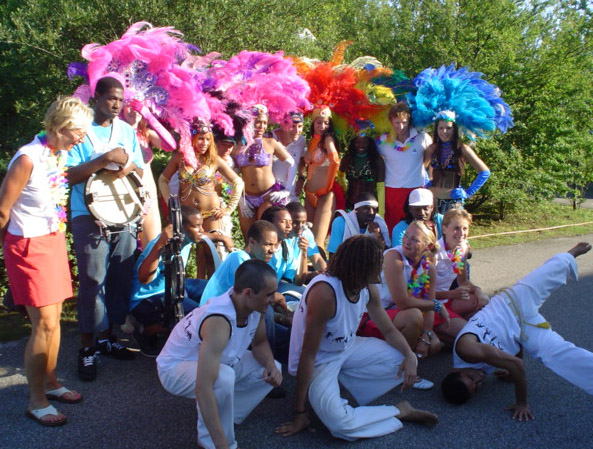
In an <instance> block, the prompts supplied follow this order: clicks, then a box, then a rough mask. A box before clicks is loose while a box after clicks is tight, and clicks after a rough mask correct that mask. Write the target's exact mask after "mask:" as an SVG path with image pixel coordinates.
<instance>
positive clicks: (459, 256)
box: [447, 246, 465, 274]
mask: <svg viewBox="0 0 593 449" xmlns="http://www.w3.org/2000/svg"><path fill="white" fill-rule="evenodd" d="M463 253H464V250H463V248H462V247H461V246H457V247H456V248H455V249H454V250H453V251H449V250H447V257H449V260H450V261H451V268H452V269H453V273H455V274H461V272H462V271H463V267H464V265H465V264H464V262H463Z"/></svg>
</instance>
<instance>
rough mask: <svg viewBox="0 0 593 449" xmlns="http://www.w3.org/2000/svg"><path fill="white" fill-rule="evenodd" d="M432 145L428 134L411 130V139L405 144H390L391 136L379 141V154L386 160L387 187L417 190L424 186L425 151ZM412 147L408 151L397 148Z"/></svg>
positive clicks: (380, 138) (396, 142) (383, 137)
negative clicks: (397, 148)
mask: <svg viewBox="0 0 593 449" xmlns="http://www.w3.org/2000/svg"><path fill="white" fill-rule="evenodd" d="M431 143H432V139H431V137H430V136H429V135H428V134H426V133H419V132H418V131H416V129H415V128H410V137H408V138H407V139H406V141H405V142H399V141H397V140H396V141H395V142H390V141H389V134H383V135H382V136H380V137H379V139H377V147H378V149H379V153H380V154H381V156H383V159H384V160H385V185H386V186H387V187H391V188H401V187H405V188H416V187H421V186H423V185H424V174H425V172H426V170H425V169H424V164H423V162H424V151H425V150H426V148H428V146H429V145H430V144H431ZM406 145H410V148H408V149H407V150H406V151H397V150H396V149H395V148H396V147H404V146H406Z"/></svg>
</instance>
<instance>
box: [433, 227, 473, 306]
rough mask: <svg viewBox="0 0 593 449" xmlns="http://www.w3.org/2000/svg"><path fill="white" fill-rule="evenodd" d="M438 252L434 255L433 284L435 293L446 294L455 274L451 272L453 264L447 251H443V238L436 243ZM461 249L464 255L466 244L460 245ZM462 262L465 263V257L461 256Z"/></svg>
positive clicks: (444, 300) (444, 301) (443, 301)
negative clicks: (434, 270) (435, 276)
mask: <svg viewBox="0 0 593 449" xmlns="http://www.w3.org/2000/svg"><path fill="white" fill-rule="evenodd" d="M438 245H439V251H438V252H437V253H436V255H435V268H436V272H437V280H436V284H435V291H437V292H446V291H449V290H450V289H451V284H452V283H453V281H454V280H455V279H457V274H456V273H455V272H454V271H453V262H451V259H449V255H448V254H447V250H446V249H445V238H444V237H441V238H440V239H439V242H438ZM462 249H463V251H464V253H465V251H466V249H467V242H464V243H463V244H462ZM463 262H464V263H467V261H466V259H465V256H463ZM448 301H449V299H442V300H441V302H442V303H443V304H444V303H446V302H448Z"/></svg>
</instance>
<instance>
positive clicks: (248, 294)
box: [157, 259, 282, 449]
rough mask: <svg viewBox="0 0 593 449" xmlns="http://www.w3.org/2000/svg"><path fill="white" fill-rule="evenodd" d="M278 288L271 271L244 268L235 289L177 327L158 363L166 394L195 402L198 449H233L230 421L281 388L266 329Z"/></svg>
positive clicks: (253, 265)
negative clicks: (249, 349) (249, 348)
mask: <svg viewBox="0 0 593 449" xmlns="http://www.w3.org/2000/svg"><path fill="white" fill-rule="evenodd" d="M276 289H277V283H276V272H275V271H274V270H273V269H272V268H271V267H270V266H269V265H267V264H266V263H265V262H262V261H261V260H255V259H252V260H248V261H246V262H244V263H243V264H242V265H241V266H239V268H238V269H237V271H236V273H235V285H234V287H233V288H232V289H230V290H229V291H228V292H227V293H225V294H224V295H221V296H218V297H215V298H212V299H211V300H210V301H209V302H208V303H207V304H206V305H204V306H201V307H199V308H197V309H194V310H193V311H192V312H190V314H189V315H187V316H186V317H185V318H183V319H182V320H181V321H180V322H179V323H177V325H176V326H175V328H174V329H173V331H172V332H171V335H170V336H169V339H168V340H167V343H166V344H165V347H164V348H163V350H162V351H161V353H160V355H159V356H158V358H157V368H158V373H159V379H160V381H161V384H162V385H163V387H165V389H166V390H167V391H168V392H170V393H173V394H175V395H179V396H184V397H186V398H190V399H196V400H197V409H198V445H199V446H201V447H203V448H206V449H211V448H230V449H233V448H236V447H237V442H236V441H235V430H234V425H233V422H234V423H236V424H240V423H241V422H242V421H243V420H244V419H245V418H246V417H247V415H249V413H251V411H252V410H253V409H254V408H255V407H256V406H257V404H259V403H260V402H261V401H262V399H263V398H264V397H265V396H266V395H267V394H268V393H269V392H270V391H271V390H272V387H275V386H278V385H280V383H282V373H281V371H280V364H279V363H278V362H276V361H275V360H274V358H273V356H272V351H271V349H270V345H269V344H268V340H267V338H266V328H265V325H264V315H265V313H266V310H267V308H268V306H269V305H270V304H272V302H273V300H274V295H275V293H276ZM249 345H251V351H248V350H247V348H248V347H249Z"/></svg>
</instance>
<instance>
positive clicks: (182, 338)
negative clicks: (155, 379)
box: [156, 288, 260, 369]
mask: <svg viewBox="0 0 593 449" xmlns="http://www.w3.org/2000/svg"><path fill="white" fill-rule="evenodd" d="M232 291H233V289H232V288H231V289H229V290H228V291H227V292H226V293H225V294H223V295H221V296H217V297H215V298H212V299H211V300H210V301H208V303H206V304H205V305H203V306H200V307H198V308H196V309H194V310H192V311H191V312H190V313H189V314H188V315H186V316H185V317H184V318H183V319H182V320H181V321H180V322H179V323H177V325H176V326H175V327H174V328H173V330H172V331H171V334H170V335H169V338H168V339H167V343H166V344H165V347H164V348H163V350H162V351H161V353H160V354H159V356H158V357H157V360H156V361H157V365H158V366H159V369H161V368H166V367H168V366H170V365H174V364H177V363H179V362H180V361H197V360H198V353H199V350H200V345H201V344H202V339H201V338H200V329H201V327H202V323H203V322H204V320H206V318H208V317H211V316H222V317H223V318H225V319H226V320H227V321H228V323H229V325H230V327H231V336H230V339H229V341H228V342H227V344H226V346H225V348H224V349H223V351H222V355H221V357H220V363H222V364H224V365H227V366H230V367H233V366H234V365H236V364H237V363H238V362H239V360H241V357H243V355H244V354H245V351H247V348H249V345H250V344H251V341H252V340H253V336H254V335H255V332H256V330H257V327H258V325H259V322H260V313H259V312H252V313H251V314H250V315H249V317H248V318H247V324H246V325H245V326H241V327H239V326H237V314H236V311H235V306H234V305H233V301H232V300H231V296H230V294H231V293H232Z"/></svg>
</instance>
